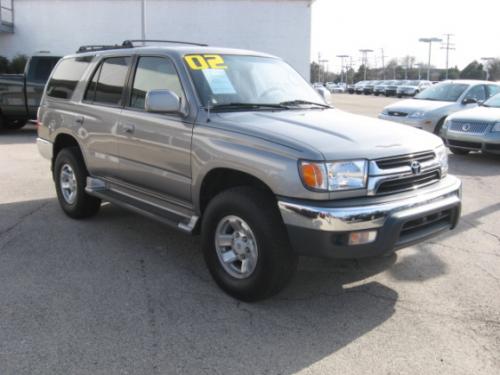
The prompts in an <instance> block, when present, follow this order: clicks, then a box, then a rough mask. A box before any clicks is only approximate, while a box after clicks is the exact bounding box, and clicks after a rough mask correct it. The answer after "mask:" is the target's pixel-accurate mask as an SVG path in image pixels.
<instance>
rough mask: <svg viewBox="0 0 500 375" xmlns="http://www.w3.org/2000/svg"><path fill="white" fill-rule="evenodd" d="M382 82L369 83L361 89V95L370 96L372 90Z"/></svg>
mask: <svg viewBox="0 0 500 375" xmlns="http://www.w3.org/2000/svg"><path fill="white" fill-rule="evenodd" d="M380 82H382V81H370V82H368V84H366V85H365V86H364V87H363V94H365V95H371V94H373V89H374V88H375V86H377V85H378V84H379V83H380Z"/></svg>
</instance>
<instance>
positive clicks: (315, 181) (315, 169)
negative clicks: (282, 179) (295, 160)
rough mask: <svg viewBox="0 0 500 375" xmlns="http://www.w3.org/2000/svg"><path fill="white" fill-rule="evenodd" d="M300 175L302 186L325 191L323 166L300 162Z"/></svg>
mask: <svg viewBox="0 0 500 375" xmlns="http://www.w3.org/2000/svg"><path fill="white" fill-rule="evenodd" d="M300 173H301V175H302V181H303V182H304V184H305V185H306V186H307V187H309V188H312V189H326V170H325V165H324V164H320V163H311V162H302V163H301V164H300Z"/></svg>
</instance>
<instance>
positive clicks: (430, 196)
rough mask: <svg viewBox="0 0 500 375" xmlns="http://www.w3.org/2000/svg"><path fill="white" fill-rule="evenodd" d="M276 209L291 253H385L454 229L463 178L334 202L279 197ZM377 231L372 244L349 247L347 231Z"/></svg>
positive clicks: (337, 255)
mask: <svg viewBox="0 0 500 375" xmlns="http://www.w3.org/2000/svg"><path fill="white" fill-rule="evenodd" d="M278 207H279V209H280V212H281V216H282V218H283V221H284V223H285V225H286V227H287V230H288V234H289V237H290V242H291V244H292V247H293V249H294V251H295V252H296V253H298V254H300V255H308V256H320V257H328V258H361V257H367V256H376V255H381V254H385V253H389V252H391V251H394V250H396V249H399V248H402V247H406V246H410V245H412V244H415V243H418V242H421V241H423V240H424V239H427V238H429V237H432V236H434V235H436V234H438V233H440V232H442V231H444V230H447V229H453V228H454V227H455V226H456V224H457V222H458V219H459V216H460V209H461V182H460V180H459V179H457V178H456V177H453V176H448V177H446V178H444V179H443V180H441V181H440V182H439V183H436V184H434V185H431V186H429V187H427V188H424V189H420V190H417V191H414V192H410V193H402V194H398V195H393V196H385V197H383V198H382V197H378V198H363V199H356V200H344V201H335V202H332V201H330V202H311V201H307V202H304V201H299V200H293V199H284V198H283V199H280V200H279V202H278ZM362 230H376V231H377V237H376V239H375V241H374V242H371V243H368V244H363V245H348V244H347V241H346V239H347V238H348V236H349V234H350V233H352V232H356V231H362Z"/></svg>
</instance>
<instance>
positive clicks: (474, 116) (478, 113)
mask: <svg viewBox="0 0 500 375" xmlns="http://www.w3.org/2000/svg"><path fill="white" fill-rule="evenodd" d="M448 118H449V119H450V120H465V121H485V122H500V108H492V107H475V108H471V109H466V110H464V111H460V112H457V113H455V114H453V115H451V116H449V117H448Z"/></svg>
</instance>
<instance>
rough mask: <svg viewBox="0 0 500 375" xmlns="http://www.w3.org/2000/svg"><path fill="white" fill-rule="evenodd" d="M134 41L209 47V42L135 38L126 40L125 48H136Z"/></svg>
mask: <svg viewBox="0 0 500 375" xmlns="http://www.w3.org/2000/svg"><path fill="white" fill-rule="evenodd" d="M134 43H171V44H186V45H191V46H200V47H207V46H208V44H203V43H194V42H181V41H178V40H156V39H133V40H125V41H124V42H123V43H122V47H123V48H134V47H136V46H134Z"/></svg>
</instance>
